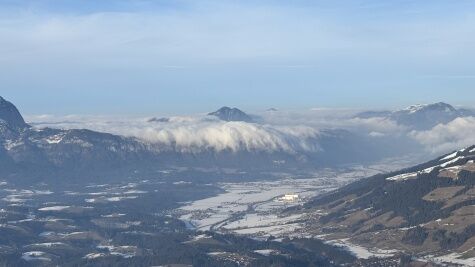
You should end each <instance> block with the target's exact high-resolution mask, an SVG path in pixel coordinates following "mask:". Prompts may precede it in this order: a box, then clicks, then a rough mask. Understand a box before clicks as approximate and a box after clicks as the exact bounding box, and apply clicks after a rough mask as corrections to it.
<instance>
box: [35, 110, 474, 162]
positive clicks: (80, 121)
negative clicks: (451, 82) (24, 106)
mask: <svg viewBox="0 0 475 267" xmlns="http://www.w3.org/2000/svg"><path fill="white" fill-rule="evenodd" d="M354 112H355V111H348V110H333V111H328V110H327V111H325V112H316V111H315V110H311V111H306V112H287V111H278V112H261V113H259V114H258V115H259V118H260V121H259V122H258V123H246V122H224V121H220V120H217V119H215V118H214V117H210V116H204V115H193V116H176V117H168V118H167V120H166V122H165V121H164V122H149V121H148V119H149V118H119V117H109V116H104V117H101V116H75V115H72V116H63V117H58V116H51V115H40V116H27V120H28V121H30V122H32V123H33V125H34V126H35V127H39V128H41V127H53V128H63V129H75V128H86V129H91V130H96V131H101V132H108V133H113V134H119V135H125V136H129V137H136V138H139V139H141V140H144V141H146V142H148V143H151V144H158V146H157V147H159V149H161V150H164V151H166V150H175V151H180V152H199V151H205V150H215V151H223V150H227V151H268V152H272V151H285V152H288V153H298V152H320V151H322V148H321V147H320V143H319V142H320V141H321V140H322V139H321V138H322V136H323V131H325V130H328V129H344V130H347V131H349V132H353V133H356V134H359V135H362V136H367V137H368V138H375V139H376V138H394V140H395V142H400V141H401V140H404V138H406V139H407V140H411V139H412V140H415V141H417V143H419V144H420V145H421V148H423V149H425V150H424V151H421V153H429V154H431V155H432V156H435V155H440V154H443V153H447V152H450V151H452V150H456V149H460V148H463V147H466V146H470V145H473V144H475V136H474V135H473V133H474V132H475V118H474V117H464V118H457V119H455V120H453V121H451V122H449V123H447V124H439V125H437V126H435V127H434V128H432V129H430V130H427V131H416V130H411V129H409V128H407V127H406V126H402V125H398V124H397V123H396V122H395V121H392V120H390V119H386V118H378V117H375V118H368V119H361V118H354V117H353V116H352V115H351V114H354ZM401 138H402V139H401ZM396 140H398V141H396Z"/></svg>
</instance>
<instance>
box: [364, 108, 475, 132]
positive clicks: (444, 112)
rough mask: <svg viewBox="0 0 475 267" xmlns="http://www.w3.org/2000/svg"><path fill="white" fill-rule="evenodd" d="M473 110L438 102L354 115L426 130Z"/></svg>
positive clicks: (474, 113)
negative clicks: (383, 119) (380, 118)
mask: <svg viewBox="0 0 475 267" xmlns="http://www.w3.org/2000/svg"><path fill="white" fill-rule="evenodd" d="M473 115H475V112H473V111H471V110H467V109H456V108H454V107H453V106H451V105H449V104H447V103H443V102H439V103H435V104H427V105H413V106H409V107H407V108H405V109H402V110H398V111H394V112H391V111H365V112H362V113H359V114H358V115H356V117H358V118H362V119H368V118H374V117H382V118H387V119H390V120H393V121H395V122H397V123H398V124H400V125H404V126H407V127H409V128H410V129H415V130H428V129H431V128H433V127H434V126H436V125H437V124H440V123H443V124H446V123H449V122H451V121H453V120H454V119H456V118H459V117H467V116H473Z"/></svg>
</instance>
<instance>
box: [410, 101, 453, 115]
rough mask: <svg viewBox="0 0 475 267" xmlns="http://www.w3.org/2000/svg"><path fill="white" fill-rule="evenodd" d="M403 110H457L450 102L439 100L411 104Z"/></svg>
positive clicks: (414, 111)
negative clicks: (430, 102)
mask: <svg viewBox="0 0 475 267" xmlns="http://www.w3.org/2000/svg"><path fill="white" fill-rule="evenodd" d="M402 111H406V112H409V113H416V112H424V111H439V112H456V111H457V110H456V109H455V108H454V107H453V106H452V105H450V104H447V103H444V102H438V103H433V104H418V105H411V106H409V107H407V108H405V109H404V110H402Z"/></svg>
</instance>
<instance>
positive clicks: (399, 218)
mask: <svg viewBox="0 0 475 267" xmlns="http://www.w3.org/2000/svg"><path fill="white" fill-rule="evenodd" d="M474 162H475V146H471V147H467V148H464V149H461V150H458V151H455V152H453V153H450V154H448V155H444V156H442V157H439V158H437V159H435V160H432V161H429V162H427V163H424V164H421V165H418V166H415V167H412V168H408V169H405V170H401V171H398V172H393V173H388V174H380V175H376V176H373V177H370V178H367V179H363V180H360V181H357V182H355V183H352V184H350V185H348V186H346V187H343V188H341V189H339V190H337V191H335V192H331V193H329V194H326V195H324V196H320V197H317V198H316V199H314V200H313V201H311V202H309V203H308V204H306V205H305V207H304V208H303V209H300V210H296V211H295V212H299V213H301V212H304V213H306V214H308V218H309V219H308V222H307V225H308V227H307V229H306V231H307V234H313V235H321V236H323V238H324V239H328V240H332V239H333V240H334V239H338V237H339V236H340V237H341V236H345V237H346V239H345V242H349V243H352V244H355V245H361V246H364V247H366V248H369V249H371V248H380V249H383V250H385V251H392V252H393V254H394V253H397V251H401V252H405V253H410V254H412V255H415V256H417V257H424V256H428V255H430V258H431V259H432V258H436V257H438V256H439V257H440V258H441V261H443V259H449V260H450V259H452V260H454V262H455V261H459V262H470V261H471V260H473V258H474V257H475V249H474V247H475V221H474V220H473V218H474V216H475V206H474V204H475V187H474V186H475V163H474ZM470 258H471V259H470ZM472 262H473V261H472ZM470 266H471V265H470Z"/></svg>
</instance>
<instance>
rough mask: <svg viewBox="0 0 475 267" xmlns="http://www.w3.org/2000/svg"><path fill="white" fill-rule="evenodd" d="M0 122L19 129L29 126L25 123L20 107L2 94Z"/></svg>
mask: <svg viewBox="0 0 475 267" xmlns="http://www.w3.org/2000/svg"><path fill="white" fill-rule="evenodd" d="M0 123H1V124H3V125H6V126H8V127H10V128H11V130H19V129H23V128H27V127H29V126H28V124H26V123H25V120H23V117H22V116H21V114H20V112H19V111H18V109H17V108H16V107H15V106H14V105H13V104H12V103H10V102H8V101H6V100H5V99H4V98H3V97H1V96H0Z"/></svg>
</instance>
